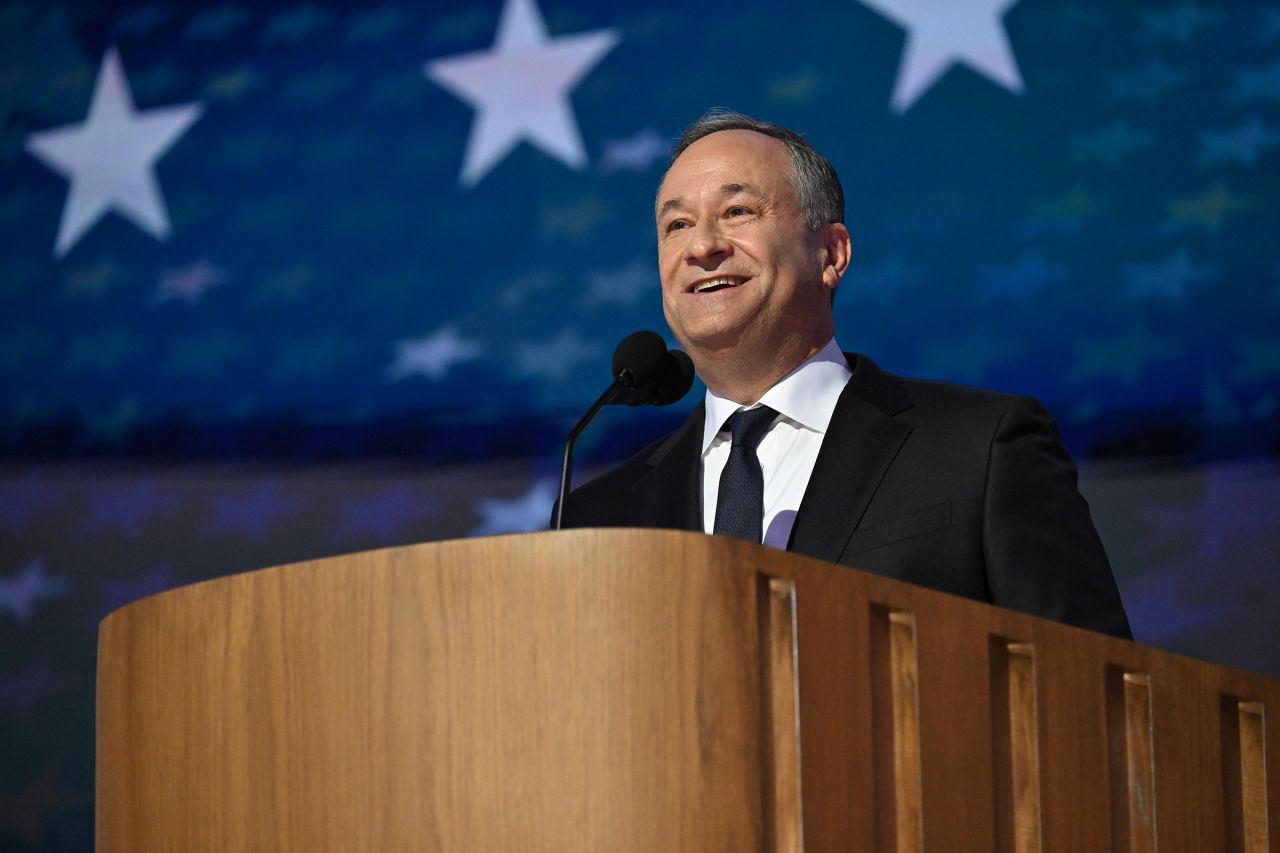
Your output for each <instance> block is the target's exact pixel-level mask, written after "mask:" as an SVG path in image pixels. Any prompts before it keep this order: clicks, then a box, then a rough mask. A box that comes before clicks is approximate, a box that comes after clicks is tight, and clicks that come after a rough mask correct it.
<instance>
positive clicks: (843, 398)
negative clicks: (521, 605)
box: [564, 112, 1130, 638]
mask: <svg viewBox="0 0 1280 853" xmlns="http://www.w3.org/2000/svg"><path fill="white" fill-rule="evenodd" d="M656 208H657V210H656V212H657V225H658V265H659V273H660V277H661V279H662V304H663V309H664V312H665V314H666V318H667V323H668V324H669V325H670V327H671V331H672V332H673V333H674V334H675V337H676V339H677V340H678V341H679V342H680V345H681V346H682V347H683V348H684V350H685V351H686V352H687V353H688V354H689V356H690V357H691V358H692V359H693V363H694V366H695V368H696V369H697V372H698V375H699V376H700V377H701V378H702V380H703V381H704V382H705V383H706V386H707V394H706V399H705V401H704V402H703V404H702V405H700V406H699V407H698V408H697V409H696V410H695V411H694V412H693V414H692V415H691V416H690V417H689V419H688V421H686V423H685V424H684V426H682V427H681V428H680V429H678V430H676V432H674V433H672V434H671V435H669V436H667V437H666V438H664V439H662V440H661V441H659V442H657V443H656V444H654V445H652V446H650V447H648V448H646V449H645V450H643V451H641V452H640V453H639V454H637V455H636V456H634V457H632V458H631V459H630V460H628V461H627V462H624V463H623V464H622V465H621V466H619V467H618V468H616V469H614V470H613V471H611V472H609V473H607V474H605V475H604V476H602V477H600V478H598V479H596V480H594V481H592V482H590V483H587V484H586V485H584V486H582V487H581V488H579V489H577V490H576V491H574V492H573V493H572V494H571V495H570V496H569V498H568V500H567V503H566V506H565V514H564V515H565V526H566V527H570V526H572V527H604V526H625V527H669V528H676V529H689V530H704V531H706V532H708V533H711V532H723V533H728V534H729V535H738V536H741V537H742V538H747V539H752V540H754V541H763V542H764V544H766V545H772V546H775V547H778V548H787V549H788V550H792V551H795V552H797V553H800V554H806V555H809V556H812V557H817V558H819V559H823V560H829V561H831V562H836V563H842V564H845V565H849V566H854V567H857V568H859V569H863V570H866V571H870V572H875V573H878V574H882V575H886V576H888V577H893V578H897V579H899V580H904V581H908V582H911V583H917V584H921V585H924V586H929V587H933V588H935V589H939V590H942V591H944V592H950V593H955V594H958V595H963V596H967V597H969V598H973V599H978V600H980V601H988V602H992V603H995V604H997V605H1000V606H1002V607H1009V608H1013V609H1015V610H1020V611H1023V612H1026V613H1030V614H1033V615H1037V616H1043V617H1047V618H1051V619H1057V620H1059V621H1062V622H1067V623H1069V624H1074V625H1078V626H1081V627H1084V628H1089V629H1093V630H1098V631H1104V632H1108V633H1111V634H1115V635H1117V636H1121V637H1126V638H1127V637H1129V636H1130V633H1129V625H1128V621H1127V619H1126V617H1125V613H1124V609H1123V607H1122V605H1121V603H1120V596H1119V593H1118V591H1117V590H1116V585H1115V580H1114V578H1113V577H1112V573H1111V568H1110V566H1109V564H1108V562H1107V558H1106V554H1105V553H1104V551H1103V549H1102V544H1101V542H1100V541H1099V539H1098V535H1097V533H1096V531H1095V530H1094V527H1093V523H1092V521H1091V520H1090V518H1089V510H1088V506H1087V505H1086V504H1085V501H1084V499H1083V498H1082V497H1081V496H1080V493H1079V492H1078V490H1077V488H1076V469H1075V464H1074V463H1073V462H1072V460H1071V458H1070V456H1069V455H1068V454H1067V453H1066V451H1065V450H1064V449H1063V447H1062V444H1061V442H1060V441H1059V439H1058V434H1057V430H1056V428H1055V426H1054V424H1053V421H1052V420H1051V418H1050V417H1049V415H1048V413H1047V412H1046V411H1045V410H1044V409H1043V408H1042V407H1041V406H1040V405H1039V404H1038V403H1036V402H1035V401H1034V400H1031V399H1028V398H1018V397H1012V396H1008V395H1004V394H997V393H994V392H989V391H981V390H977V389H970V388H963V387H961V386H957V385H950V384H946V383H939V382H925V381H919V380H909V379H903V378H900V377H897V376H894V375H892V374H889V373H887V372H885V371H883V370H881V369H880V368H878V367H877V366H876V365H875V364H874V363H873V362H872V361H871V360H870V359H868V358H867V357H866V356H863V355H845V354H843V353H842V352H841V350H840V348H839V346H838V345H837V344H836V342H835V340H834V320H833V316H832V308H831V305H832V300H833V298H834V295H835V290H836V287H837V285H838V284H839V283H840V279H841V277H842V276H843V275H844V272H845V270H846V269H847V268H848V265H849V257H850V241H849V232H848V230H847V229H846V228H845V226H844V225H843V224H842V223H843V219H844V196H843V191H842V189H841V187H840V181H839V178H838V177H837V176H836V173H835V171H834V169H832V167H831V165H830V164H829V163H828V162H827V161H826V159H825V158H823V157H822V156H821V155H820V154H818V152H817V151H815V150H814V149H813V148H812V147H811V146H809V145H808V143H807V142H805V140H804V139H803V138H802V137H800V136H799V135H798V134H796V133H794V132H792V131H790V130H787V129H786V128H782V127H779V126H777V125H773V124H769V123H765V122H759V121H756V120H754V119H751V118H749V117H747V116H743V115H739V114H734V113H721V112H716V113H709V114H708V115H706V116H704V117H703V118H701V119H699V120H698V121H697V122H695V123H694V124H693V125H691V126H690V127H689V128H688V129H687V130H686V131H685V133H684V135H683V136H682V137H681V139H680V141H679V142H678V143H677V146H676V149H675V152H674V153H673V155H672V160H671V164H670V166H669V168H668V170H667V173H666V176H665V177H664V178H663V181H662V185H661V187H660V188H659V190H658V197H657V201H656ZM753 412H754V414H753ZM748 423H753V424H754V425H753V426H748V425H747V424H748ZM752 448H754V452H752ZM744 496H745V497H744ZM744 502H745V506H746V511H745V513H744V510H743V505H744Z"/></svg>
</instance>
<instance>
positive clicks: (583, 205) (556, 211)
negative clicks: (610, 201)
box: [542, 198, 610, 239]
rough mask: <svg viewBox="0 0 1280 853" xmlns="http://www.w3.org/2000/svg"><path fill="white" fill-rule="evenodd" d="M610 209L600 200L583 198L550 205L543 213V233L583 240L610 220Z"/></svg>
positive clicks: (549, 235) (550, 235)
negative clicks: (597, 227)
mask: <svg viewBox="0 0 1280 853" xmlns="http://www.w3.org/2000/svg"><path fill="white" fill-rule="evenodd" d="M609 213H610V207H609V206H608V205H606V204H604V203H603V202H601V201H599V200H598V199H594V198H582V199H579V200H578V201H575V202H569V203H567V204H549V205H547V207H546V208H545V209H544V210H543V211H542V233H543V235H544V236H547V237H575V238H578V239H581V238H583V237H586V236H587V235H588V234H590V233H591V232H592V231H593V230H595V228H596V226H597V225H599V224H600V223H602V222H604V221H605V220H607V219H608V218H609Z"/></svg>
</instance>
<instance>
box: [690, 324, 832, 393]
mask: <svg viewBox="0 0 1280 853" xmlns="http://www.w3.org/2000/svg"><path fill="white" fill-rule="evenodd" d="M828 340H830V335H828V336H827V337H826V338H824V339H823V340H822V341H821V342H820V343H816V344H815V343H807V344H805V345H804V346H803V347H788V348H784V349H780V350H778V351H776V352H775V354H774V355H773V357H772V358H758V357H756V356H744V355H743V354H742V353H740V352H736V351H734V350H732V349H729V350H719V351H713V352H704V353H698V354H697V355H696V356H695V354H694V353H690V355H691V356H694V364H695V365H696V367H697V369H698V376H699V377H700V378H701V379H702V381H703V382H704V383H705V384H706V386H707V387H708V388H710V389H711V390H712V391H713V392H715V393H716V394H718V395H720V396H721V397H724V398H725V399H728V400H733V401H734V402H735V403H738V404H740V405H743V406H751V405H754V404H755V403H757V402H759V401H760V398H761V397H763V396H764V395H765V392H766V391H768V390H769V389H770V388H772V387H773V386H774V385H777V384H778V383H779V382H781V381H782V379H783V378H784V377H785V376H786V375H787V374H789V373H790V372H791V371H793V370H795V369H796V368H797V367H799V366H800V365H802V364H804V362H805V361H806V360H807V359H808V358H810V357H811V356H812V355H813V354H814V353H816V352H818V350H820V349H822V348H823V347H824V346H825V345H826V343H827V341H828Z"/></svg>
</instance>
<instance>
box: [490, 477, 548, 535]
mask: <svg viewBox="0 0 1280 853" xmlns="http://www.w3.org/2000/svg"><path fill="white" fill-rule="evenodd" d="M558 491H559V490H558V489H557V488H556V486H555V484H554V483H552V482H551V481H550V480H540V481H538V482H537V483H534V484H533V486H532V487H530V489H529V491H527V492H525V493H524V494H523V495H519V496H518V497H515V498H512V499H511V500H499V499H494V498H481V499H480V501H479V502H478V503H477V504H476V511H477V512H478V513H479V514H480V517H481V522H480V524H478V525H477V526H476V527H475V529H474V530H472V531H471V535H472V536H495V535H497V534H499V533H526V532H528V531H531V530H546V529H547V526H548V524H549V522H550V520H551V508H552V506H553V505H554V504H555V501H556V495H557V493H558Z"/></svg>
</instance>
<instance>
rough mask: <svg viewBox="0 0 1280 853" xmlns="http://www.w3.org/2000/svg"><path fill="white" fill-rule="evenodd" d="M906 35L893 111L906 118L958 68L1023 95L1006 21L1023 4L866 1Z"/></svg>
mask: <svg viewBox="0 0 1280 853" xmlns="http://www.w3.org/2000/svg"><path fill="white" fill-rule="evenodd" d="M861 2H862V3H863V4H864V5H866V6H870V7H871V8H872V9H875V10H876V11H877V12H879V13H880V14H881V15H884V16H885V17H886V18H889V19H890V20H892V21H894V22H895V23H897V24H899V25H901V26H902V27H904V28H906V30H907V46H906V48H905V49H904V50H903V56H902V64H901V65H900V66H899V68H898V80H897V82H896V83H895V84H894V87H893V100H892V105H893V108H894V109H895V110H897V111H898V112H900V113H904V112H906V111H907V110H908V109H909V108H910V107H911V105H912V104H913V103H915V101H916V99H918V98H919V97H920V96H921V95H923V94H924V93H925V92H927V91H928V90H929V87H930V86H932V85H933V84H934V83H935V82H937V80H938V78H939V77H941V76H942V75H943V74H944V73H946V72H947V71H948V70H949V69H950V68H951V66H953V65H955V64H956V63H957V62H963V63H965V64H966V65H968V66H969V67H970V68H972V69H973V70H974V71H977V72H978V73H980V74H985V75H986V76H987V77H989V78H991V79H992V80H994V81H995V82H997V83H999V84H1000V85H1001V86H1004V87H1005V88H1006V89H1008V90H1010V91H1011V92H1021V91H1022V88H1023V86H1022V77H1021V75H1020V74H1019V73H1018V63H1017V61H1016V60H1015V59H1014V58H1013V51H1012V49H1011V48H1010V47H1009V39H1008V37H1007V36H1006V35H1005V31H1004V24H1003V23H1001V18H1002V17H1003V16H1004V13H1005V12H1007V11H1008V10H1009V9H1010V8H1011V7H1012V6H1014V4H1016V3H1017V2H1018V0H948V1H947V2H945V3H940V2H938V0H861Z"/></svg>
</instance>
